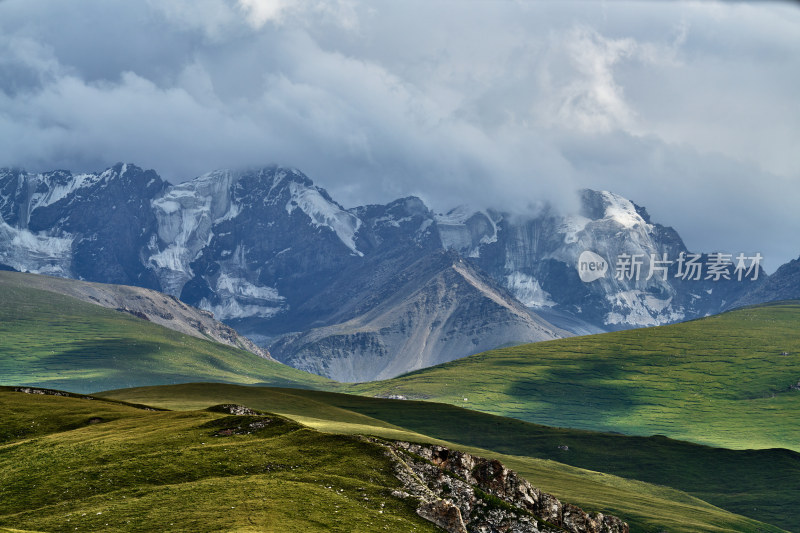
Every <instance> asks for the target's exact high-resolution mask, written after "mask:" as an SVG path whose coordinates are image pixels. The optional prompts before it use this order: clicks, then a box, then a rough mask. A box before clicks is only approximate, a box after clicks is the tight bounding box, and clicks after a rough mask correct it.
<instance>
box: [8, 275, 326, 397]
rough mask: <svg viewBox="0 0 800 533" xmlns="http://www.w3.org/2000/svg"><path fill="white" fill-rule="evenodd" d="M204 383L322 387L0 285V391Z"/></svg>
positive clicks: (203, 344) (143, 324) (152, 328)
mask: <svg viewBox="0 0 800 533" xmlns="http://www.w3.org/2000/svg"><path fill="white" fill-rule="evenodd" d="M197 380H207V381H222V382H231V383H269V384H271V385H285V386H293V387H306V386H325V385H328V384H331V383H332V382H330V381H329V380H327V379H325V378H321V377H319V376H315V375H313V374H308V373H306V372H302V371H299V370H296V369H294V368H291V367H288V366H285V365H281V364H278V363H275V362H271V361H267V360H265V359H261V358H259V357H257V356H255V355H253V354H251V353H250V352H245V351H243V350H238V349H235V348H230V347H227V346H224V345H221V344H218V343H215V342H210V341H205V340H202V339H197V338H195V337H191V336H188V335H183V334H180V333H177V332H175V331H172V330H170V329H167V328H164V327H161V326H158V325H155V324H152V323H150V322H147V321H145V320H141V319H138V318H135V317H133V316H130V315H128V314H126V313H121V312H117V311H113V310H109V309H105V308H102V307H100V306H95V305H91V304H87V303H84V302H81V301H79V300H77V299H74V298H70V297H68V296H62V295H60V294H55V293H51V292H47V291H42V290H38V289H31V288H27V287H24V286H21V285H14V284H0V385H21V384H27V385H37V386H43V387H50V388H60V389H66V390H71V391H75V392H91V391H96V390H102V389H109V388H116V387H130V386H137V385H156V384H168V383H182V382H188V381H197Z"/></svg>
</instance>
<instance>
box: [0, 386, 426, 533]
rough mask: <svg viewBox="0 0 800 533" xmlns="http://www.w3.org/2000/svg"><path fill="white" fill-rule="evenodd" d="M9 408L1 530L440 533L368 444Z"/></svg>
mask: <svg viewBox="0 0 800 533" xmlns="http://www.w3.org/2000/svg"><path fill="white" fill-rule="evenodd" d="M0 408H2V410H3V412H4V417H3V428H2V429H0V479H2V483H0V530H2V528H3V527H9V528H14V529H24V530H36V531H84V532H94V531H142V532H150V531H196V532H200V531H269V532H272V531H274V532H279V531H280V532H283V531H287V532H288V531H298V532H300V531H335V532H341V533H350V532H352V531H375V532H384V531H387V530H389V531H409V532H412V531H416V532H419V533H423V532H430V533H433V532H435V531H440V530H438V528H436V527H434V526H433V525H432V524H431V523H429V522H427V521H426V520H424V519H422V518H421V517H419V516H417V514H416V512H415V509H414V506H413V505H412V503H411V502H410V501H409V500H407V499H401V498H398V497H394V496H392V494H391V493H392V491H393V490H395V489H396V488H401V485H400V482H399V481H398V479H397V478H396V477H395V476H394V473H393V465H392V463H391V462H390V461H389V460H388V459H387V457H386V455H385V453H384V451H383V449H382V448H381V447H379V446H376V445H374V444H371V443H368V442H365V441H364V440H363V439H359V438H355V437H350V436H343V435H331V434H324V433H320V432H318V431H315V430H312V429H309V428H306V427H304V426H301V425H300V424H297V423H296V422H293V421H291V420H288V419H284V418H282V417H278V416H275V415H269V416H266V417H263V416H247V415H245V416H230V415H226V414H223V413H222V412H219V410H217V411H215V412H210V411H194V412H154V411H145V410H142V409H136V408H134V407H130V406H125V405H120V404H116V403H111V402H105V401H100V400H87V399H80V398H68V397H57V396H43V395H32V394H21V393H18V392H10V391H8V390H0ZM8 413H10V416H9V415H8ZM32 426H33V427H34V430H31V427H32ZM239 427H246V428H247V430H246V431H243V432H241V433H242V434H238V433H237V428H239Z"/></svg>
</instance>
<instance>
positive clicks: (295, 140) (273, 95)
mask: <svg viewBox="0 0 800 533" xmlns="http://www.w3.org/2000/svg"><path fill="white" fill-rule="evenodd" d="M798 88H800V8H798V7H797V4H794V3H766V2H758V3H744V2H736V3H714V2H702V3H684V2H667V1H661V2H635V3H627V2H621V1H612V2H598V1H592V2H587V3H582V2H577V1H574V2H564V1H552V2H547V1H536V2H524V1H512V0H508V1H489V0H487V1H484V2H477V1H476V2H465V1H449V2H445V1H434V0H425V1H409V0H403V1H392V2H388V1H387V2H379V1H375V0H364V1H360V0H78V1H74V2H64V1H62V0H0V166H21V167H24V168H26V169H28V170H31V171H42V170H51V169H55V168H68V169H71V170H73V171H97V170H102V169H104V168H106V167H108V166H110V165H111V164H113V163H115V162H118V161H123V162H131V163H135V164H137V165H139V166H142V167H145V168H153V169H155V170H156V171H158V172H159V173H160V174H161V175H162V176H164V177H165V178H167V179H169V180H170V181H173V182H179V181H183V180H186V179H189V178H192V177H194V176H197V175H199V174H202V173H205V172H208V171H210V170H214V169H217V168H230V167H245V166H247V167H249V166H262V165H267V164H273V163H274V164H280V165H287V166H293V167H296V168H299V169H300V170H302V171H303V172H305V173H306V174H308V175H309V176H310V177H311V178H312V179H313V180H314V181H315V182H316V183H317V184H318V185H320V186H323V187H325V188H327V189H328V190H329V191H330V192H331V194H332V195H333V197H334V198H335V199H337V200H338V201H339V202H340V203H342V204H344V205H345V206H347V207H350V206H354V205H358V204H362V203H367V202H387V201H390V200H392V199H395V198H397V197H399V196H405V195H411V194H415V195H419V196H421V197H422V198H423V199H424V200H425V201H426V202H427V203H428V204H429V205H430V206H431V207H432V208H434V209H435V210H437V211H440V212H441V211H446V210H447V209H449V208H451V207H454V206H456V205H458V204H464V203H466V204H470V205H472V206H473V207H476V208H481V207H496V208H497V207H499V208H502V209H506V210H510V211H514V212H518V213H526V212H528V211H529V210H530V209H531V207H532V206H536V205H539V204H541V203H542V202H550V203H552V204H554V205H556V206H558V207H559V208H561V209H563V210H570V209H573V208H574V200H573V198H574V195H573V194H572V193H573V191H575V190H576V189H579V188H582V187H589V188H593V189H605V190H611V191H615V192H618V193H620V194H622V195H624V196H626V197H628V198H630V199H631V200H633V201H635V202H637V203H638V204H640V205H644V206H646V207H647V209H648V210H649V212H650V214H651V215H652V217H653V219H654V220H655V221H657V222H660V223H663V224H666V225H671V226H673V227H675V228H676V229H677V230H678V231H679V233H680V234H681V236H683V238H684V240H685V241H686V243H687V245H688V246H689V247H690V248H691V249H694V250H703V251H714V250H722V251H728V252H732V253H738V252H756V251H758V252H761V253H762V254H763V255H764V256H765V258H766V266H767V268H768V270H770V271H771V270H774V268H776V267H777V266H778V265H780V264H781V263H784V262H786V261H788V260H789V259H792V258H796V257H797V256H798V255H800V237H798V235H800V97H798Z"/></svg>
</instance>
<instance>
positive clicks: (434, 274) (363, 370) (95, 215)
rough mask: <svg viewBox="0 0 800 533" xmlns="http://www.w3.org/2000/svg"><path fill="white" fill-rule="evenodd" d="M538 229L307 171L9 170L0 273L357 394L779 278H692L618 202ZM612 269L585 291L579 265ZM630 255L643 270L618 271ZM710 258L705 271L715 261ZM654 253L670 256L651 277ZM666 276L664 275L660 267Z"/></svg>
mask: <svg viewBox="0 0 800 533" xmlns="http://www.w3.org/2000/svg"><path fill="white" fill-rule="evenodd" d="M581 203H582V209H581V211H580V212H579V213H574V214H571V215H567V216H564V215H559V214H556V213H552V212H549V211H545V212H543V213H540V214H539V215H537V216H535V217H527V218H522V217H519V216H511V215H509V214H506V213H503V212H502V211H480V212H470V211H468V210H465V209H463V208H462V209H456V210H453V211H451V212H450V213H446V214H435V213H433V212H431V211H430V210H429V209H428V208H427V207H426V206H425V204H424V203H423V202H422V201H421V200H420V199H418V198H414V197H410V198H403V199H400V200H396V201H394V202H391V203H389V204H387V205H370V206H362V207H356V208H353V209H345V208H344V207H342V206H341V205H339V204H338V203H336V202H335V201H334V200H333V199H332V198H331V197H330V195H329V194H328V193H327V192H326V191H325V190H323V189H321V188H319V187H317V186H315V185H314V184H313V182H312V181H311V180H310V179H309V178H308V177H307V176H305V175H303V174H302V173H301V172H299V171H297V170H293V169H285V168H278V167H268V168H264V169H259V170H252V171H228V170H223V171H215V172H211V173H209V174H206V175H203V176H200V177H198V178H196V179H194V180H191V181H187V182H185V183H181V184H178V185H170V184H169V183H167V182H165V181H163V180H162V179H161V178H160V177H159V176H158V175H157V174H156V173H155V172H154V171H152V170H148V171H145V170H142V169H140V168H138V167H136V166H134V165H130V164H128V165H125V164H117V165H115V166H114V167H112V168H109V169H107V170H106V171H104V172H102V173H98V174H78V175H73V174H71V173H70V172H67V171H54V172H48V173H43V174H29V173H26V172H24V171H22V170H12V169H3V170H0V218H1V219H2V220H0V265H3V264H4V265H7V266H9V267H11V268H13V269H16V270H21V271H28V272H34V273H43V274H50V275H56V276H61V277H70V278H77V279H83V280H88V281H98V282H106V283H117V284H127V285H135V286H140V287H145V288H150V289H156V290H160V291H163V292H166V293H168V294H171V295H173V296H176V297H179V298H180V299H181V300H183V301H184V302H187V303H189V304H192V305H195V306H197V307H200V308H202V309H205V310H208V311H211V312H213V313H214V315H215V316H216V317H217V318H218V319H220V320H222V321H225V322H226V323H228V324H230V325H232V326H233V327H235V328H237V329H238V330H239V331H240V332H241V333H243V334H245V335H247V336H249V337H250V338H252V339H254V340H255V341H256V342H259V343H261V344H263V345H269V346H270V348H271V350H272V352H273V355H274V356H275V357H276V358H278V359H279V360H283V361H285V362H288V363H290V364H293V365H295V366H298V367H299V368H304V369H307V370H311V371H314V372H317V373H320V374H324V375H328V376H330V377H333V378H335V379H342V380H348V381H356V380H364V379H374V378H378V377H380V378H384V377H390V376H393V375H397V374H400V373H403V372H406V371H409V370H413V369H415V368H421V367H424V366H429V365H431V364H436V363H439V362H443V361H446V360H451V359H454V358H457V357H462V356H466V355H469V354H470V353H476V352H479V351H483V350H486V349H490V348H493V347H496V346H499V345H504V344H511V343H519V342H530V341H537V340H547V339H553V338H558V337H560V336H564V335H569V334H570V333H579V334H580V333H588V332H596V331H603V330H609V329H620V328H627V327H637V326H648V325H656V324H664V323H668V322H674V321H678V320H684V319H690V318H695V317H699V316H704V315H707V314H711V313H716V312H719V311H722V310H724V309H727V308H729V307H730V306H732V305H733V304H734V302H736V301H738V300H739V299H740V298H742V297H743V296H744V295H745V294H746V293H748V292H749V291H751V290H753V289H754V288H755V287H757V286H759V285H760V284H761V283H763V281H764V280H765V278H766V275H765V274H764V273H763V271H760V269H759V268H758V266H757V265H756V266H755V269H754V270H753V272H751V275H750V278H752V277H756V275H757V276H758V279H756V280H752V279H745V280H742V281H740V280H737V279H736V276H735V275H733V276H731V275H730V274H733V270H732V268H731V269H729V271H728V274H729V276H728V277H732V279H730V280H727V279H724V277H723V278H722V279H719V280H716V279H706V277H705V275H704V276H702V277H701V279H698V280H694V279H685V278H686V276H681V275H680V274H681V268H682V267H683V264H682V263H679V261H677V259H678V258H679V257H682V256H681V254H684V256H685V255H686V254H688V252H689V251H688V250H687V249H686V247H685V246H684V244H683V242H682V241H681V239H680V237H679V236H678V234H677V233H676V232H675V231H674V230H673V229H671V228H669V227H665V226H661V225H659V224H656V223H654V222H652V221H651V220H650V218H649V216H648V215H647V212H646V211H645V210H644V209H643V208H641V207H639V206H637V205H635V204H633V203H632V202H630V201H629V200H627V199H625V198H622V197H621V196H618V195H616V194H613V193H610V192H596V191H588V190H587V191H583V193H582V202H581ZM584 251H591V252H593V253H595V254H596V256H597V257H600V258H603V259H605V260H606V261H607V266H606V268H607V269H608V272H607V273H606V275H604V276H602V277H600V278H599V279H597V280H595V281H592V282H584V281H582V280H581V278H580V275H579V271H578V267H579V266H580V265H579V261H578V259H579V257H581V254H582V253H583V252H584ZM620 257H623V258H624V257H635V258H641V259H639V260H640V261H641V263H642V264H641V265H640V267H641V269H642V273H643V275H641V276H639V279H636V277H634V276H629V277H626V276H624V275H623V276H621V277H622V279H618V277H619V276H615V275H614V268H615V262H618V261H619V258H620ZM710 257H712V256H709V255H704V256H702V257H701V258H699V260H702V261H706V262H707V261H708V260H709V258H710ZM653 258H659V259H660V258H665V259H666V258H670V259H671V260H672V262H671V263H669V265H668V266H666V263H665V264H664V265H665V266H664V268H663V269H662V270H663V271H659V275H655V276H650V279H645V278H646V277H647V276H645V275H644V274H646V273H647V271H648V269H649V267H650V264H651V260H652V259H653ZM654 265H655V263H654Z"/></svg>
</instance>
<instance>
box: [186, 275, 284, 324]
mask: <svg viewBox="0 0 800 533" xmlns="http://www.w3.org/2000/svg"><path fill="white" fill-rule="evenodd" d="M216 294H217V296H218V299H219V301H220V303H218V304H213V303H211V302H210V301H209V300H208V299H205V298H204V299H203V300H202V301H201V302H200V308H201V309H205V310H207V311H211V312H212V313H214V316H215V317H216V318H217V320H230V319H234V318H250V317H259V318H269V317H272V316H275V315H276V314H278V313H279V312H280V311H281V310H282V306H283V303H284V302H285V300H286V299H285V298H284V297H282V296H281V295H280V294H278V291H277V290H276V289H274V288H272V287H260V286H258V285H255V284H253V283H251V282H249V281H247V280H246V279H243V278H238V277H235V276H232V275H230V274H226V273H224V272H223V273H221V274H220V275H219V277H218V278H217V281H216Z"/></svg>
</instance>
